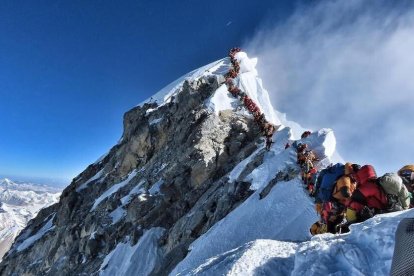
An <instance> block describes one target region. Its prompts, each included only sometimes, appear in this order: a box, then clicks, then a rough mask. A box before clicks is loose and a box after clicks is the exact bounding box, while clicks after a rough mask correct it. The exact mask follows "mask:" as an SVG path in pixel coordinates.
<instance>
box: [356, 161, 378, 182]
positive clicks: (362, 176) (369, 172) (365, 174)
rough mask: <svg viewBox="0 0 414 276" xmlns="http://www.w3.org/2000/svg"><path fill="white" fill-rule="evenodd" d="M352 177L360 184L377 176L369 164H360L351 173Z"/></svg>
mask: <svg viewBox="0 0 414 276" xmlns="http://www.w3.org/2000/svg"><path fill="white" fill-rule="evenodd" d="M353 177H354V179H355V180H356V181H357V182H358V183H359V184H360V185H364V184H365V183H367V182H368V181H371V180H374V179H376V178H377V173H376V172H375V169H374V167H373V166H371V165H365V166H362V167H361V168H360V169H359V170H358V171H357V172H356V173H354V174H353Z"/></svg>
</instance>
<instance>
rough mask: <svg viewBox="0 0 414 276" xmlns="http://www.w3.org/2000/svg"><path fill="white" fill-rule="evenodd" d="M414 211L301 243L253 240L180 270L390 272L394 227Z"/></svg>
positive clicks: (194, 272) (223, 272) (197, 272)
mask: <svg viewBox="0 0 414 276" xmlns="http://www.w3.org/2000/svg"><path fill="white" fill-rule="evenodd" d="M413 216H414V210H408V211H403V212H397V213H390V214H384V215H379V216H376V217H374V218H372V219H370V220H367V221H365V222H364V223H359V224H355V225H352V226H351V232H349V233H347V234H342V235H333V234H324V235H319V236H315V237H313V238H312V239H311V240H310V241H306V242H301V243H292V242H283V241H275V240H255V241H252V242H249V243H247V244H245V245H242V246H240V247H238V248H237V249H233V250H231V251H228V252H225V253H223V254H220V255H217V256H214V257H212V258H210V259H208V260H206V261H205V262H204V263H203V264H201V265H199V266H198V267H195V268H193V269H191V270H190V271H187V272H186V273H183V274H185V275H389V273H390V267H391V262H392V256H393V250H394V243H395V237H394V235H395V231H396V228H397V226H398V223H399V222H400V221H401V219H403V218H406V217H413Z"/></svg>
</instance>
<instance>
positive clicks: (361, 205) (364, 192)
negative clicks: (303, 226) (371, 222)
mask: <svg viewBox="0 0 414 276" xmlns="http://www.w3.org/2000/svg"><path fill="white" fill-rule="evenodd" d="M310 134H311V132H309V131H307V132H305V133H303V135H302V138H306V137H307V136H309V135H310ZM290 146H291V145H290V144H287V145H286V147H285V148H289V147H290ZM292 146H293V147H294V148H295V149H296V152H297V163H298V165H299V166H300V168H301V172H302V180H303V183H304V185H305V187H306V189H307V190H308V192H309V195H310V196H312V197H314V198H315V209H316V212H317V213H318V215H319V216H320V219H319V220H318V221H317V222H315V223H314V224H313V225H312V226H311V228H310V232H311V234H312V235H317V234H323V233H327V232H329V233H333V234H335V233H345V232H348V231H349V228H348V227H349V225H350V224H352V223H356V222H362V221H365V220H367V219H369V218H371V217H373V216H375V215H376V214H382V213H389V212H395V211H402V210H405V209H408V208H412V207H414V200H413V197H412V192H413V189H414V165H407V166H404V167H403V168H401V169H400V170H399V171H398V172H397V173H386V174H384V175H383V176H380V177H378V176H377V174H376V172H375V169H374V167H373V166H371V165H363V166H360V165H358V164H352V163H346V164H342V163H337V164H331V165H330V166H328V167H327V168H324V169H320V170H319V171H318V169H317V161H319V159H318V157H317V156H316V154H315V153H314V152H313V151H312V150H311V149H309V148H308V145H307V144H305V143H300V142H298V141H296V142H295V143H293V144H292Z"/></svg>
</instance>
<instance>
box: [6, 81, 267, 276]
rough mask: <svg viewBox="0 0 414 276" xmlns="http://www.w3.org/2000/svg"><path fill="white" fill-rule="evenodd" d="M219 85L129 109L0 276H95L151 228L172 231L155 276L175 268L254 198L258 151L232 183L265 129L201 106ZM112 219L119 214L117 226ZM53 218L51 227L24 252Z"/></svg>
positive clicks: (191, 86) (30, 229)
mask: <svg viewBox="0 0 414 276" xmlns="http://www.w3.org/2000/svg"><path fill="white" fill-rule="evenodd" d="M217 87H218V82H217V80H216V78H208V79H200V80H199V81H197V82H195V83H190V82H185V83H184V85H183V88H182V91H181V92H180V93H178V94H177V95H176V96H175V98H174V99H173V100H172V101H171V102H169V103H166V104H165V105H163V106H160V107H158V106H157V105H156V104H154V103H151V104H144V105H143V106H142V107H135V108H133V109H131V110H130V111H128V112H127V113H126V114H125V115H124V122H123V125H124V131H123V135H122V139H121V140H120V142H119V143H118V144H117V145H115V146H114V147H113V148H112V149H111V150H110V151H109V153H108V154H107V155H106V156H105V157H104V158H103V159H102V160H100V161H98V162H96V163H95V164H92V165H90V166H88V167H87V169H86V170H85V171H84V172H82V173H81V174H80V175H79V176H77V177H76V178H75V179H74V180H73V182H72V183H71V185H70V186H68V187H67V188H66V189H65V190H64V192H63V193H62V196H61V199H60V202H59V203H58V204H56V205H53V206H51V207H49V208H47V209H44V210H42V211H41V212H40V213H39V215H38V216H37V217H36V218H35V219H33V220H32V221H31V222H30V223H29V225H28V226H27V227H26V229H25V230H24V231H22V232H21V234H20V236H19V237H18V238H17V239H16V241H15V243H14V245H13V247H12V250H11V251H10V252H9V253H8V254H7V255H6V256H5V258H4V259H3V262H2V263H1V264H0V274H1V275H96V274H97V272H98V271H99V268H100V266H101V264H102V262H103V260H104V258H105V256H106V255H107V254H108V253H109V252H111V251H112V250H113V249H114V248H115V247H116V245H117V244H118V243H120V242H124V241H125V240H126V238H127V237H129V241H131V242H132V243H133V244H135V243H136V242H138V240H139V239H140V237H141V236H142V235H143V233H144V230H146V229H150V228H152V227H162V228H164V229H166V231H165V234H164V235H163V237H162V239H160V240H159V246H160V247H161V248H162V252H163V256H164V257H163V258H162V261H161V262H160V263H159V264H157V265H156V267H155V268H154V270H153V274H154V275H166V274H167V273H168V272H169V271H171V270H172V269H173V268H174V266H175V265H176V264H177V263H178V262H179V261H181V260H182V259H183V258H184V257H185V256H186V254H187V250H188V246H189V245H190V243H191V242H192V241H194V240H195V239H196V238H198V237H199V236H200V235H202V234H203V233H205V232H206V231H207V230H208V229H210V227H211V226H213V225H214V224H215V223H216V222H218V221H219V220H220V219H222V218H223V217H225V216H226V215H227V214H228V213H229V212H231V211H232V210H233V209H234V208H236V207H237V206H238V205H239V204H240V203H241V202H243V201H244V200H245V199H246V198H247V197H248V196H249V195H250V194H251V193H252V192H251V191H250V189H249V188H250V183H248V182H244V181H243V178H244V176H246V175H247V174H248V173H249V172H251V171H252V170H253V168H254V167H255V166H257V165H258V164H260V163H261V162H262V160H263V155H262V154H259V155H258V157H257V158H256V159H255V160H253V163H252V164H249V165H247V166H246V168H245V170H244V171H243V173H242V174H241V176H240V177H239V179H238V180H237V181H234V182H229V181H228V178H227V174H228V173H229V172H230V171H231V170H232V169H233V168H234V166H235V165H237V164H238V163H239V162H240V161H241V160H243V159H245V158H246V157H248V156H249V155H250V154H252V153H253V151H255V150H256V149H257V142H258V141H259V136H260V132H259V130H258V129H257V126H256V124H255V123H254V122H253V120H252V118H251V117H246V116H244V115H241V114H238V113H234V112H232V111H223V112H221V113H220V115H219V116H217V115H215V114H214V113H211V112H209V111H208V110H207V109H206V107H205V105H204V101H205V100H206V99H207V98H208V97H210V96H211V94H212V93H213V92H214V91H215V90H216V89H217ZM133 171H135V172H136V175H135V176H133V177H132V176H131V180H130V181H129V182H127V183H126V184H125V185H119V188H118V189H115V188H117V187H118V186H115V185H117V184H118V183H121V182H122V181H124V180H125V179H126V178H127V177H128V175H130V173H131V172H133ZM157 185H158V186H157ZM110 189H114V191H113V193H112V194H108V196H107V197H106V198H103V199H102V201H101V202H100V204H97V205H96V206H95V208H93V206H94V203H95V200H96V199H97V198H99V197H101V196H102V195H103V194H105V193H106V192H107V193H108V191H109V190H110ZM134 189H135V190H136V191H135V193H131V194H130V192H131V191H134ZM138 190H139V191H138ZM123 203H124V204H125V205H122V204H123ZM117 212H118V213H117ZM111 214H112V215H113V214H117V215H113V216H114V217H116V216H119V217H118V219H117V221H116V222H114V221H113V218H112V217H111V216H112V215H111ZM119 214H120V215H119ZM52 216H53V217H54V218H53V227H54V228H53V229H51V230H50V231H48V232H47V233H46V234H44V235H43V236H41V237H40V238H39V239H38V240H37V241H36V242H34V243H33V245H31V246H30V247H28V248H27V249H25V250H22V251H20V252H19V251H18V250H17V247H18V246H19V245H20V244H21V243H22V242H23V241H24V240H25V239H27V238H28V237H30V236H33V235H34V234H36V233H37V231H38V230H39V229H41V228H42V227H43V226H44V225H45V224H46V222H47V220H48V218H51V217H52Z"/></svg>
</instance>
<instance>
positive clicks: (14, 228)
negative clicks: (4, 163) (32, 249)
mask: <svg viewBox="0 0 414 276" xmlns="http://www.w3.org/2000/svg"><path fill="white" fill-rule="evenodd" d="M59 196H60V189H58V188H55V187H49V186H46V185H38V184H34V183H23V182H14V181H12V180H10V179H8V178H4V179H0V258H2V257H3V255H4V254H5V253H6V252H7V251H8V250H9V248H10V246H11V245H12V243H13V241H14V239H15V238H16V236H17V235H18V234H19V232H20V231H21V230H22V229H23V228H24V227H26V225H27V223H28V222H29V220H31V219H32V218H34V217H35V216H36V215H37V213H38V212H39V211H40V210H41V209H42V208H45V207H47V206H49V205H52V204H54V203H56V202H58V200H59Z"/></svg>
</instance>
